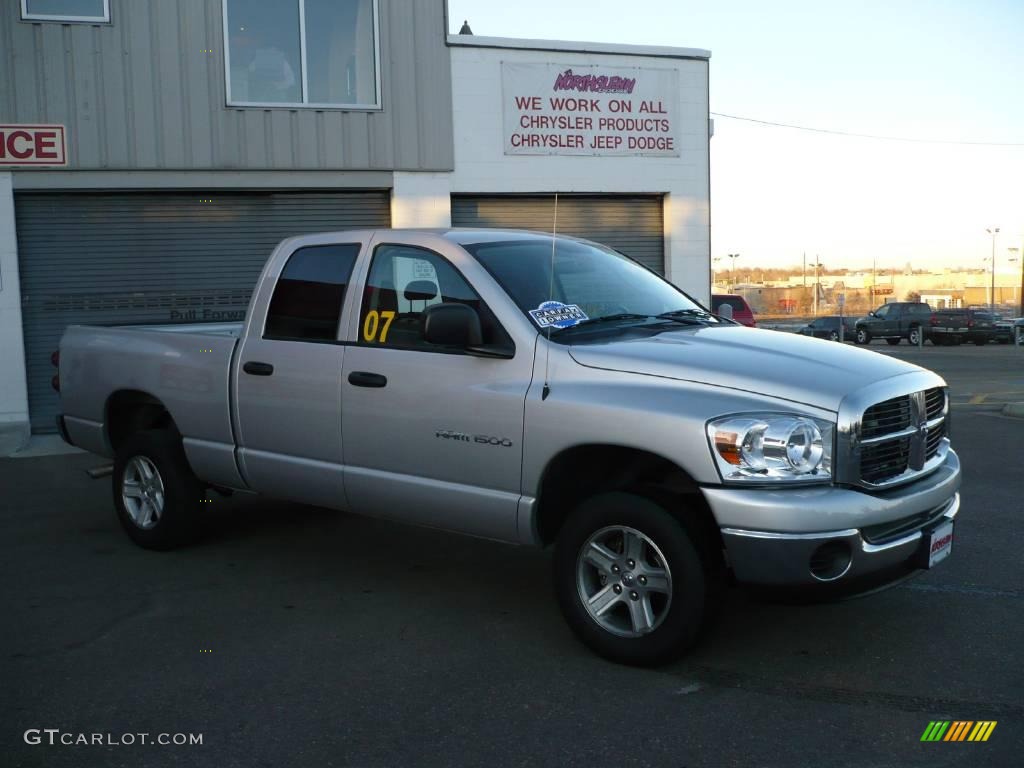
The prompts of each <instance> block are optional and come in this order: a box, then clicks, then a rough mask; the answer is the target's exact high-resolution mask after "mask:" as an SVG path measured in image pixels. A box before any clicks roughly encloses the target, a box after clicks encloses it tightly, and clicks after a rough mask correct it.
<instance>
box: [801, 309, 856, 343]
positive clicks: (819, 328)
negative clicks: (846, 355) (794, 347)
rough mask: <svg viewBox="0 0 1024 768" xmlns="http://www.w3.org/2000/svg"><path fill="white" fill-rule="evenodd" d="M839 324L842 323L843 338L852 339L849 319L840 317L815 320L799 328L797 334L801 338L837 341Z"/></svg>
mask: <svg viewBox="0 0 1024 768" xmlns="http://www.w3.org/2000/svg"><path fill="white" fill-rule="evenodd" d="M840 323H842V327H843V338H844V339H852V338H853V334H852V333H851V328H850V318H848V317H840V316H839V315H826V316H825V317H819V318H816V319H815V320H814V321H813V322H810V323H808V324H807V325H805V326H804V327H803V328H801V329H800V331H799V333H800V335H801V336H813V337H814V338H816V339H828V340H829V341H839V325H840Z"/></svg>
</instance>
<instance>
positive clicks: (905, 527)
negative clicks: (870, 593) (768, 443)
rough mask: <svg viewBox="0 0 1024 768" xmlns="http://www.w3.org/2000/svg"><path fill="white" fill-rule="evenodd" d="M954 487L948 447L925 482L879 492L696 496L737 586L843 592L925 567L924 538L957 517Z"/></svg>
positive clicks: (707, 491) (710, 492)
mask: <svg viewBox="0 0 1024 768" xmlns="http://www.w3.org/2000/svg"><path fill="white" fill-rule="evenodd" d="M959 488H960V461H959V459H958V458H957V455H956V453H954V452H953V451H952V450H951V451H949V453H948V454H947V457H946V461H945V462H944V463H943V464H942V466H940V467H939V468H938V469H937V470H935V471H934V472H932V473H931V474H929V475H928V476H927V477H923V478H921V479H920V480H918V481H917V482H915V483H910V484H908V485H905V486H902V487H900V488H895V489H892V490H890V491H887V492H884V493H878V494H868V493H864V492H862V491H857V490H853V489H848V488H836V487H827V488H795V489H788V490H783V489H774V488H771V489H756V490H755V489H731V488H719V487H716V488H704V489H703V491H704V496H705V498H706V499H707V501H708V504H709V506H710V507H711V511H712V513H713V514H714V516H715V519H716V521H717V522H718V525H719V528H720V529H721V532H722V540H723V542H724V543H725V548H726V552H727V553H728V557H729V563H730V565H731V567H732V569H733V572H734V574H735V575H736V579H737V581H739V582H741V583H744V584H752V585H763V586H771V587H816V588H824V587H826V586H829V587H830V588H832V589H835V590H836V591H842V590H844V589H846V588H847V587H851V588H852V587H858V588H860V589H870V588H874V587H877V586H880V585H881V584H884V583H886V582H888V581H894V580H896V579H899V578H900V577H902V576H905V575H906V574H908V573H910V572H912V571H914V570H916V569H918V568H920V567H924V566H925V565H926V564H927V558H926V556H925V555H923V549H924V547H925V542H926V540H927V536H928V534H929V533H930V532H931V531H932V530H934V529H935V528H936V527H937V526H939V525H941V524H943V523H945V522H947V521H950V520H952V519H953V518H954V517H956V514H957V512H958V511H959V509H960V495H959V493H958V491H959ZM830 562H831V564H832V566H833V567H828V566H829V563H830ZM853 591H857V590H856V589H855V590H853Z"/></svg>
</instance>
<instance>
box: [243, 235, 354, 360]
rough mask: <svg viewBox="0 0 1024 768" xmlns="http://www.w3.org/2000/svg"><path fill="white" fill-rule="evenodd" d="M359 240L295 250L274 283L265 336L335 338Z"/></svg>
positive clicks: (278, 337) (285, 338) (291, 338)
mask: <svg viewBox="0 0 1024 768" xmlns="http://www.w3.org/2000/svg"><path fill="white" fill-rule="evenodd" d="M359 248H360V246H359V244H357V243H353V244H343V245H315V246H309V247H307V248H300V249H299V250H297V251H295V253H293V254H292V255H291V256H290V257H289V258H288V263H287V264H285V266H284V269H283V270H282V272H281V277H279V278H278V280H277V285H276V286H275V287H274V295H273V297H272V298H271V299H270V308H269V309H268V310H267V322H266V325H265V326H264V330H263V338H265V339H280V340H286V341H320V342H323V341H334V340H335V339H337V338H338V321H339V320H340V319H341V306H342V303H343V302H344V300H345V289H346V288H347V287H348V282H349V279H350V278H351V277H352V267H353V266H354V265H355V263H356V257H357V256H359Z"/></svg>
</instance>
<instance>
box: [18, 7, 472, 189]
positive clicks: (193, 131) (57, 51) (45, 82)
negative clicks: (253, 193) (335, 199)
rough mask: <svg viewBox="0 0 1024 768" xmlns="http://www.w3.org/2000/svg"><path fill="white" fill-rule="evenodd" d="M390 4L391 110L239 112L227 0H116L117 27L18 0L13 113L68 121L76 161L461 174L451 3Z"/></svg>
mask: <svg viewBox="0 0 1024 768" xmlns="http://www.w3.org/2000/svg"><path fill="white" fill-rule="evenodd" d="M379 2H380V19H379V20H380V44H381V45H380V48H381V56H380V58H381V61H380V65H381V92H382V93H381V97H382V105H383V109H382V110H381V111H378V112H344V111H338V110H327V111H318V110H315V109H287V108H285V109H272V110H263V109H236V108H232V109H229V108H227V107H226V106H225V100H226V91H225V80H224V52H223V40H224V38H223V31H222V28H223V22H222V5H221V0H111V2H110V5H111V19H112V23H111V24H109V25H89V24H59V23H52V22H46V23H28V22H23V21H21V20H20V19H21V9H20V3H18V2H16V0H6V2H3V3H0V71H2V72H4V77H2V78H0V120H2V121H4V122H21V123H35V122H50V123H63V124H65V125H66V126H67V128H68V153H69V157H70V165H69V167H70V168H72V169H90V170H92V169H132V170H139V169H148V170H153V169H175V170H179V169H204V170H205V169H271V168H277V169H284V168H287V169H295V170H316V169H329V170H357V169H358V170H409V171H416V170H433V171H445V170H451V169H452V167H453V164H454V156H453V145H452V132H453V128H452V94H451V66H450V58H449V52H448V48H447V46H446V45H445V28H444V0H379ZM207 50H212V53H204V51H207Z"/></svg>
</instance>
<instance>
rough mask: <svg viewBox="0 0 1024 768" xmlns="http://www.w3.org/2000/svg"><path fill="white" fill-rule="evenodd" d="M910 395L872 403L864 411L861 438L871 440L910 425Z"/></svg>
mask: <svg viewBox="0 0 1024 768" xmlns="http://www.w3.org/2000/svg"><path fill="white" fill-rule="evenodd" d="M910 418H911V413H910V395H903V396H902V397H894V398H893V399H892V400H886V401H885V402H884V403H879V404H878V405H872V406H871V407H870V408H868V409H867V410H866V411H864V419H863V421H862V422H861V430H862V431H861V439H862V440H870V439H871V438H873V437H879V436H880V435H888V434H890V433H892V432H899V431H900V430H901V429H906V428H907V427H909V426H910Z"/></svg>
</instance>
